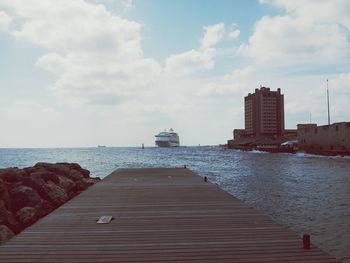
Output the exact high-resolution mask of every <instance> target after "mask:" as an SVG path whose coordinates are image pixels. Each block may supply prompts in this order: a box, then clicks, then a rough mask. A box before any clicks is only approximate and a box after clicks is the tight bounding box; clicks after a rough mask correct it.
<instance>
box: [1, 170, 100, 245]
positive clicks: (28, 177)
mask: <svg viewBox="0 0 350 263" xmlns="http://www.w3.org/2000/svg"><path fill="white" fill-rule="evenodd" d="M89 175H90V172H89V171H88V170H86V169H84V168H82V167H81V166H80V165H79V164H77V163H57V164H50V163H37V164H36V165H35V166H33V167H27V168H24V169H18V168H16V167H14V168H8V169H0V226H1V229H0V230H1V231H0V243H1V242H5V240H7V239H8V238H10V237H12V236H13V234H17V233H19V232H20V231H22V230H23V229H24V228H25V227H28V226H30V225H31V224H33V223H34V222H36V221H37V220H38V219H40V218H41V217H43V216H45V215H47V214H49V213H50V212H52V211H53V210H54V209H56V208H57V207H59V206H60V205H62V204H63V203H65V202H67V201H68V200H69V199H70V198H72V197H74V196H76V195H77V194H79V193H80V192H81V191H83V190H85V189H86V188H88V187H89V186H91V185H93V184H94V183H96V182H98V181H99V178H91V177H90V176H89ZM2 240H4V241H2Z"/></svg>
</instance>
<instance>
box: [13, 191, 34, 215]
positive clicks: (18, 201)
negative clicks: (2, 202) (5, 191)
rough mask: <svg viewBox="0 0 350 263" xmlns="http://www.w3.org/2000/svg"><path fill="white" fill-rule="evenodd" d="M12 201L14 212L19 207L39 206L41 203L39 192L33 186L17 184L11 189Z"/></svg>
mask: <svg viewBox="0 0 350 263" xmlns="http://www.w3.org/2000/svg"><path fill="white" fill-rule="evenodd" d="M10 198H11V203H12V212H14V213H16V212H17V211H18V210H19V209H21V208H23V207H26V206H32V207H34V206H38V205H40V204H41V198H40V196H39V194H38V193H37V192H36V191H35V190H34V189H33V188H31V187H28V186H24V185H21V186H17V187H15V188H14V189H12V190H11V191H10Z"/></svg>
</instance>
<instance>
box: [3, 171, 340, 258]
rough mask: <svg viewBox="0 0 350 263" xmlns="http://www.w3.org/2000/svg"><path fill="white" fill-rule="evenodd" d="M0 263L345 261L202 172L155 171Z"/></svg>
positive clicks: (58, 213) (69, 211)
mask: <svg viewBox="0 0 350 263" xmlns="http://www.w3.org/2000/svg"><path fill="white" fill-rule="evenodd" d="M102 216H112V217H113V220H111V221H110V222H109V223H107V224H97V222H96V221H97V220H98V219H99V218H100V217H102ZM105 219H107V221H108V219H109V218H108V217H106V218H105ZM0 262H8V263H10V262H16V263H19V262H67V263H82V262H91V263H92V262H94V263H95V262H111V263H112V262H198V263H199V262H200V263H201V262H230V263H233V262H239V263H243V262H276V263H277V262H278V263H287V262H310V263H311V262H315V263H321V262H327V263H330V262H340V261H337V260H336V259H334V258H333V257H332V256H330V255H328V254H327V253H325V252H324V251H322V250H321V249H319V248H317V247H315V246H314V245H311V249H303V242H302V238H301V237H300V236H299V235H298V234H296V233H295V232H293V231H291V230H289V229H288V228H286V227H285V226H282V225H280V224H278V223H276V222H274V221H273V220H272V219H271V218H270V217H269V216H267V215H264V214H262V213H261V212H259V211H257V210H255V209H253V208H251V207H249V206H248V205H246V204H244V203H242V202H241V201H239V200H238V199H236V198H234V197H232V196H231V195H230V194H228V193H226V192H224V191H223V190H221V189H220V188H218V187H217V186H216V185H215V184H212V183H210V182H205V180H204V179H203V178H202V177H200V176H198V175H197V174H195V173H194V172H192V171H190V170H188V169H183V168H171V169H156V168H154V169H120V170H117V171H115V172H114V173H112V174H111V175H109V176H108V177H106V178H105V179H104V180H102V181H101V182H99V183H98V184H96V185H94V186H92V187H91V188H89V189H88V190H86V191H85V192H83V193H82V194H80V195H79V196H77V197H75V198H74V199H72V200H71V201H69V202H68V203H66V204H65V205H63V206H61V207H60V208H59V209H57V210H55V211H54V212H53V213H51V214H50V215H48V216H46V217H44V218H43V219H41V220H40V221H38V222H37V223H36V224H34V225H32V226H31V227H29V228H27V229H26V230H25V231H23V232H22V233H20V234H19V235H18V236H16V237H14V238H13V239H12V240H10V241H8V242H7V243H6V244H5V245H3V246H1V247H0Z"/></svg>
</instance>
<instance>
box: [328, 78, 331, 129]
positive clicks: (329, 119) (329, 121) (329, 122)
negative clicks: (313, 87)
mask: <svg viewBox="0 0 350 263" xmlns="http://www.w3.org/2000/svg"><path fill="white" fill-rule="evenodd" d="M327 106H328V125H330V124H331V115H330V113H329V89H328V79H327Z"/></svg>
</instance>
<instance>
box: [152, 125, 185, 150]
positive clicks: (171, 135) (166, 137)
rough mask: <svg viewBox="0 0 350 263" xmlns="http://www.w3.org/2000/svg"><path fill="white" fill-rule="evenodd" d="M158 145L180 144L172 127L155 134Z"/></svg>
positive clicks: (171, 145) (170, 145)
mask: <svg viewBox="0 0 350 263" xmlns="http://www.w3.org/2000/svg"><path fill="white" fill-rule="evenodd" d="M155 137H156V145H157V146H158V147H178V146H180V139H179V135H178V134H177V133H176V132H174V130H173V129H170V130H169V131H163V132H160V133H158V134H157V135H155Z"/></svg>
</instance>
